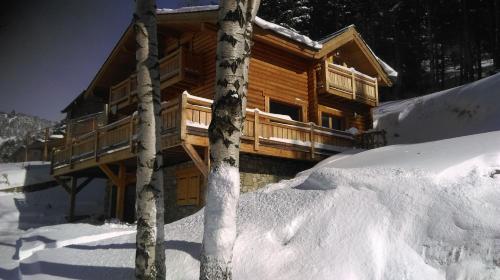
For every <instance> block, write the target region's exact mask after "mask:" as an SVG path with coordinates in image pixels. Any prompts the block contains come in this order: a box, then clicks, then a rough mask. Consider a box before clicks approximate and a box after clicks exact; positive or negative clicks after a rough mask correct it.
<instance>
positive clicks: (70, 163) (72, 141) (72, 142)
mask: <svg viewBox="0 0 500 280" xmlns="http://www.w3.org/2000/svg"><path fill="white" fill-rule="evenodd" d="M74 146H75V141H74V139H73V138H71V142H70V146H69V166H70V167H73V147H74Z"/></svg>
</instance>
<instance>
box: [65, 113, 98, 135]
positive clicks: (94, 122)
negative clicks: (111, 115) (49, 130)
mask: <svg viewBox="0 0 500 280" xmlns="http://www.w3.org/2000/svg"><path fill="white" fill-rule="evenodd" d="M106 122H107V117H106V114H105V113H104V112H99V113H95V114H89V115H86V116H83V117H80V118H76V119H70V120H69V121H68V123H67V131H68V133H67V134H70V135H72V136H79V135H84V134H87V133H89V132H91V131H94V130H95V129H96V128H97V127H99V126H103V125H105V124H106Z"/></svg>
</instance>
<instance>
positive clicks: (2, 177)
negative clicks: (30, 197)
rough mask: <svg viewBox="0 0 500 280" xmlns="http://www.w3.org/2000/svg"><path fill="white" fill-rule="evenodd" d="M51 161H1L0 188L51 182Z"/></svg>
mask: <svg viewBox="0 0 500 280" xmlns="http://www.w3.org/2000/svg"><path fill="white" fill-rule="evenodd" d="M53 180H54V178H52V176H51V175H50V162H43V161H31V162H17V163H0V190H5V189H11V188H15V187H21V186H29V185H33V184H38V183H44V182H50V181H53Z"/></svg>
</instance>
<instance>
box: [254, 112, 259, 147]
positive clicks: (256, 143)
mask: <svg viewBox="0 0 500 280" xmlns="http://www.w3.org/2000/svg"><path fill="white" fill-rule="evenodd" d="M259 121H260V114H259V110H258V109H255V111H254V122H253V137H254V150H256V151H258V150H259V138H260V123H259Z"/></svg>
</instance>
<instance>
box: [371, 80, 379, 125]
mask: <svg viewBox="0 0 500 280" xmlns="http://www.w3.org/2000/svg"><path fill="white" fill-rule="evenodd" d="M375 106H378V79H377V78H375ZM372 116H373V115H372Z"/></svg>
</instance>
